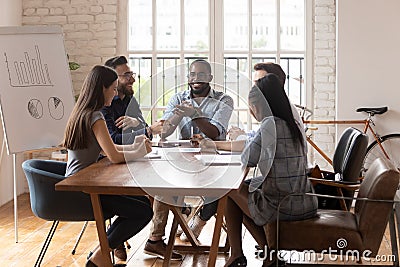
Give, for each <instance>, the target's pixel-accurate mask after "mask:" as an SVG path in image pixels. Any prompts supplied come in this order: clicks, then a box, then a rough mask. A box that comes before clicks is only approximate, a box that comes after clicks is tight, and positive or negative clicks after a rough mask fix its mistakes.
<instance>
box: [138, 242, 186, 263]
mask: <svg viewBox="0 0 400 267" xmlns="http://www.w3.org/2000/svg"><path fill="white" fill-rule="evenodd" d="M166 250H167V245H166V244H165V243H164V240H159V241H156V242H154V243H150V242H149V241H148V240H147V242H146V245H145V246H144V250H143V252H144V253H146V254H148V255H152V256H157V257H159V258H161V259H164V255H165V251H166ZM182 259H183V256H182V255H181V254H179V253H176V252H175V251H172V255H171V260H172V261H180V260H182Z"/></svg>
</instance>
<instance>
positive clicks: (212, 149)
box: [199, 138, 217, 153]
mask: <svg viewBox="0 0 400 267" xmlns="http://www.w3.org/2000/svg"><path fill="white" fill-rule="evenodd" d="M199 147H200V151H201V152H207V153H216V151H217V146H216V145H215V142H214V141H213V140H211V139H209V138H204V139H202V140H201V141H200V145H199Z"/></svg>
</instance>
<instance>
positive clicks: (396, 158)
mask: <svg viewBox="0 0 400 267" xmlns="http://www.w3.org/2000/svg"><path fill="white" fill-rule="evenodd" d="M295 106H296V107H297V108H298V109H299V110H300V117H301V118H302V120H303V123H304V125H305V127H306V132H307V130H308V129H312V127H309V125H315V124H316V125H318V124H364V129H363V132H364V133H367V132H368V130H369V132H370V133H371V135H372V136H373V139H374V141H373V142H372V143H370V144H369V145H368V148H367V152H366V155H365V157H364V161H363V165H362V169H361V177H364V174H365V172H366V171H367V170H368V168H369V166H370V165H371V164H372V162H373V161H374V160H375V159H376V158H386V159H388V160H390V161H391V162H392V163H393V164H394V166H395V167H396V169H397V170H400V133H391V134H386V135H382V136H381V135H379V133H378V132H377V131H376V130H374V128H373V126H375V123H374V116H375V115H382V114H384V113H386V112H387V111H388V107H376V108H365V107H364V108H358V109H356V112H364V113H366V114H367V115H368V116H367V118H365V119H363V120H309V118H310V117H311V116H312V114H313V112H312V110H310V109H308V108H307V107H304V106H300V105H295ZM311 136H312V135H311V134H306V138H307V142H308V143H309V144H310V145H311V146H312V147H313V148H314V149H315V150H316V151H317V152H318V153H319V154H320V155H321V156H322V157H323V158H324V159H325V160H326V161H328V162H329V163H330V164H331V165H332V160H331V159H330V158H329V157H328V156H327V155H326V153H325V152H324V151H323V150H322V149H321V148H319V147H318V145H317V144H316V143H315V142H314V141H313V140H312V139H311Z"/></svg>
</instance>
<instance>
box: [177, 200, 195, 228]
mask: <svg viewBox="0 0 400 267" xmlns="http://www.w3.org/2000/svg"><path fill="white" fill-rule="evenodd" d="M194 210H195V209H194V208H193V207H192V205H190V204H188V203H185V204H184V206H183V207H182V210H181V212H182V214H183V216H184V217H186V219H185V220H186V221H187V220H188V218H189V217H190V215H191V214H192V212H193V211H194ZM182 233H183V230H182V227H181V226H180V225H178V230H176V236H180V235H181V234H182Z"/></svg>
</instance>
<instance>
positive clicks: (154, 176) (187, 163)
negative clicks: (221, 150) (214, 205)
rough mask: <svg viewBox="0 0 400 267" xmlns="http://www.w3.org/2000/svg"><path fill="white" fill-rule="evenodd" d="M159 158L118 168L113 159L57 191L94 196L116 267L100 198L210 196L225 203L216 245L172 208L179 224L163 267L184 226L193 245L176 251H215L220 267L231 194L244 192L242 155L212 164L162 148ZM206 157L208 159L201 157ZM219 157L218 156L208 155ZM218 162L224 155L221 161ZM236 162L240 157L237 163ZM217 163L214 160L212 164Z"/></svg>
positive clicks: (102, 236)
mask: <svg viewBox="0 0 400 267" xmlns="http://www.w3.org/2000/svg"><path fill="white" fill-rule="evenodd" d="M156 149H157V150H156V151H157V153H158V155H155V156H154V153H152V154H153V156H154V158H147V159H140V160H137V161H134V162H130V163H127V164H125V163H124V164H112V163H111V162H110V161H109V160H108V159H107V158H104V159H102V160H100V161H99V162H97V163H94V164H92V165H90V166H89V167H87V168H85V169H83V170H81V171H79V172H78V173H76V174H74V175H72V176H70V177H68V178H66V179H64V180H63V181H61V182H59V183H57V184H56V190H62V191H82V192H85V193H88V194H90V197H91V200H92V206H93V211H94V216H95V220H96V227H97V233H98V237H99V241H100V246H101V251H102V254H103V257H104V259H105V262H106V264H107V265H106V266H112V263H111V258H110V249H109V246H108V242H107V236H106V232H105V223H104V217H103V213H102V210H101V203H100V200H99V195H100V194H110V195H150V196H152V197H154V196H162V197H164V198H165V199H170V200H171V201H172V199H173V198H171V197H172V196H178V198H176V197H175V198H174V199H180V200H181V201H183V200H182V199H183V198H182V197H184V196H208V197H218V198H220V201H219V204H218V210H217V219H216V222H215V227H214V234H213V239H212V243H211V247H210V246H202V245H201V244H199V242H198V241H197V239H196V238H195V237H194V236H193V233H192V232H191V231H190V230H189V227H188V225H187V222H186V221H185V219H184V217H183V216H182V214H181V211H180V208H177V207H176V206H174V205H172V202H171V201H170V202H167V203H170V204H169V205H170V209H171V211H172V212H173V214H174V221H173V224H172V229H171V233H170V238H169V242H168V246H167V253H166V255H165V260H164V263H163V266H169V260H170V257H171V253H172V249H173V248H174V240H175V233H176V230H177V227H178V224H180V225H181V227H182V229H183V230H184V232H185V233H186V234H187V236H188V238H189V241H190V243H191V246H179V248H178V247H175V249H178V250H181V251H188V252H205V251H209V261H208V266H215V262H216V257H217V253H218V249H219V238H220V231H221V225H222V220H223V212H224V209H225V204H226V194H227V193H228V192H229V191H230V190H235V189H238V187H239V185H240V182H241V181H242V179H243V177H244V175H245V174H244V173H243V171H242V168H241V166H240V164H238V161H237V155H235V156H232V162H231V163H226V162H224V163H219V164H215V165H214V164H210V165H207V164H206V163H203V162H202V161H200V160H198V159H196V157H195V155H200V154H201V153H200V152H198V151H195V150H194V149H192V148H184V147H183V146H182V148H181V147H174V148H162V149H161V148H156ZM201 155H202V156H204V154H201ZM210 156H211V158H213V157H215V155H207V157H210ZM217 157H218V156H217ZM233 157H236V158H235V159H234V160H233ZM211 162H212V161H211Z"/></svg>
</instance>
